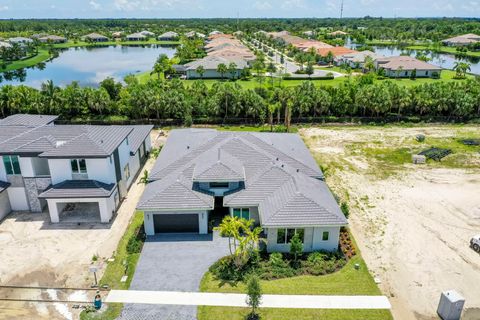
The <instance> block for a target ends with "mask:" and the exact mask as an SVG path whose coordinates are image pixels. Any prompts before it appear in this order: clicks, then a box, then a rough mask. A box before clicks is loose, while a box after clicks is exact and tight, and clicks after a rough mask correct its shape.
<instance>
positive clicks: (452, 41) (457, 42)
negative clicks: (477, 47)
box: [442, 33, 480, 46]
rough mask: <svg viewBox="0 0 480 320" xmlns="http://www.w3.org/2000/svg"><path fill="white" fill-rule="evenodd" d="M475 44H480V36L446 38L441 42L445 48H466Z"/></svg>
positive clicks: (470, 34)
mask: <svg viewBox="0 0 480 320" xmlns="http://www.w3.org/2000/svg"><path fill="white" fill-rule="evenodd" d="M477 42H480V36H479V35H476V34H473V33H468V34H464V35H461V36H457V37H453V38H448V39H445V40H443V41H442V43H443V44H444V45H446V46H468V45H469V44H472V43H477Z"/></svg>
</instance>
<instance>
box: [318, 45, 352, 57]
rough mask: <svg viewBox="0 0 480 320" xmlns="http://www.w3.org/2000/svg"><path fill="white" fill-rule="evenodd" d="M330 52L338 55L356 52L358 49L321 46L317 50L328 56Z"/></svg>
mask: <svg viewBox="0 0 480 320" xmlns="http://www.w3.org/2000/svg"><path fill="white" fill-rule="evenodd" d="M329 52H331V53H332V54H333V56H334V57H337V56H341V55H344V54H348V53H355V52H357V51H355V50H352V49H349V48H345V47H331V48H320V49H318V50H317V53H318V54H319V55H321V56H326V55H328V53H329Z"/></svg>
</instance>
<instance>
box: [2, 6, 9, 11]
mask: <svg viewBox="0 0 480 320" xmlns="http://www.w3.org/2000/svg"><path fill="white" fill-rule="evenodd" d="M7 10H8V6H0V11H7Z"/></svg>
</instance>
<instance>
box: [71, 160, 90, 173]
mask: <svg viewBox="0 0 480 320" xmlns="http://www.w3.org/2000/svg"><path fill="white" fill-rule="evenodd" d="M70 164H71V166H72V173H83V174H85V173H87V162H86V161H85V159H72V160H70Z"/></svg>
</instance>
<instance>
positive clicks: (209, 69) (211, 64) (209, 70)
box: [184, 55, 248, 79]
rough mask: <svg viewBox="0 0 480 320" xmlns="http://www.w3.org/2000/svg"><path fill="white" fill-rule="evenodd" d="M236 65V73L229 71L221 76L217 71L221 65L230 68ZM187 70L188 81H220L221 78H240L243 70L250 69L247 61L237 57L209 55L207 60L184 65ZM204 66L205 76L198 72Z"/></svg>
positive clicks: (203, 59)
mask: <svg viewBox="0 0 480 320" xmlns="http://www.w3.org/2000/svg"><path fill="white" fill-rule="evenodd" d="M231 63H234V64H235V65H236V69H235V72H234V73H230V72H229V71H228V72H227V73H225V74H223V75H222V74H220V72H218V71H217V69H218V66H219V65H220V64H224V65H226V66H227V68H228V66H229V65H230V64H231ZM184 66H185V70H186V76H187V79H200V78H204V79H220V78H229V79H231V78H239V77H240V74H241V72H242V70H243V69H245V68H247V67H248V63H247V61H245V60H244V59H242V58H239V57H235V58H231V57H221V56H216V55H208V56H206V57H205V58H202V59H198V60H194V61H192V62H189V63H187V64H185V65H184ZM199 66H202V67H203V69H204V71H205V72H204V74H203V75H201V74H199V73H198V72H197V68H198V67H199Z"/></svg>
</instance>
